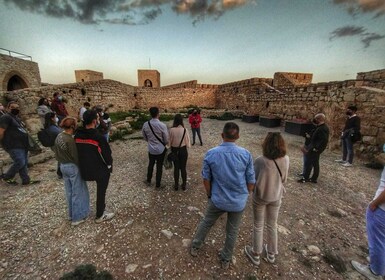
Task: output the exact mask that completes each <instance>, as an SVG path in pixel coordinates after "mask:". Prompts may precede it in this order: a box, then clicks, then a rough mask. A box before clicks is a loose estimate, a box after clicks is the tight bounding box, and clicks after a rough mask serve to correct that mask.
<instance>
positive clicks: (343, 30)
mask: <svg viewBox="0 0 385 280" xmlns="http://www.w3.org/2000/svg"><path fill="white" fill-rule="evenodd" d="M363 33H365V28H364V27H362V26H351V25H348V26H344V27H340V28H337V29H336V30H334V31H333V32H331V33H330V40H332V39H334V38H340V37H346V36H358V35H361V34H363Z"/></svg>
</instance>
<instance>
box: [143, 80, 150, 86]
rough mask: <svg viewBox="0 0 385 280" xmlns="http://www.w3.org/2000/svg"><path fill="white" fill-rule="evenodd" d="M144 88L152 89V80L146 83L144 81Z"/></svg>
mask: <svg viewBox="0 0 385 280" xmlns="http://www.w3.org/2000/svg"><path fill="white" fill-rule="evenodd" d="M144 86H145V87H152V82H151V80H149V79H147V80H145V81H144Z"/></svg>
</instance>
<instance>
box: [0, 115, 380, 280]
mask: <svg viewBox="0 0 385 280" xmlns="http://www.w3.org/2000/svg"><path fill="white" fill-rule="evenodd" d="M236 122H237V123H239V125H240V128H241V138H240V139H239V141H238V144H239V145H240V146H243V147H245V148H247V149H248V150H249V151H251V153H252V154H253V156H254V157H256V156H258V155H260V154H261V142H262V139H263V138H264V136H265V135H266V132H267V131H277V130H282V128H276V129H268V128H264V127H260V126H259V125H258V124H256V123H251V124H250V123H243V122H241V121H240V120H237V121H236ZM223 125H224V122H222V121H217V120H209V119H204V122H203V126H202V133H203V139H204V145H203V146H202V147H201V146H199V145H198V146H197V145H195V146H193V147H192V148H191V149H190V150H189V160H188V188H187V191H185V192H183V191H178V192H175V191H174V190H173V189H172V185H173V177H172V171H169V170H168V171H165V172H164V176H163V181H162V183H163V184H164V186H165V188H164V189H162V190H159V191H158V190H155V188H154V185H153V186H151V187H147V186H145V184H144V183H143V180H144V178H145V173H146V171H145V170H146V167H147V152H146V144H145V142H144V141H143V140H142V139H141V136H140V133H135V134H131V135H129V137H128V138H129V139H126V140H124V141H117V142H114V143H111V147H112V150H113V157H114V173H113V175H112V177H111V181H110V185H109V188H108V191H107V208H108V209H109V210H111V211H114V212H115V213H116V217H115V218H114V219H113V220H111V221H109V222H106V223H103V224H95V223H94V221H93V218H89V220H87V222H86V223H84V224H81V225H79V226H77V227H71V225H70V222H69V221H67V220H66V217H67V215H66V203H65V200H64V189H63V181H62V180H58V179H57V178H56V172H55V167H56V162H55V160H54V159H50V160H48V161H46V162H43V163H39V164H35V165H34V166H32V167H31V168H30V173H31V175H32V177H34V178H39V179H41V180H42V182H41V183H40V184H38V185H34V186H29V187H21V186H16V187H11V186H6V185H4V183H3V182H2V183H1V185H0V195H1V202H0V215H1V226H0V230H1V232H0V233H1V234H0V244H1V250H0V278H1V279H58V278H59V277H60V276H61V275H63V273H65V272H69V271H71V270H73V269H74V268H75V267H76V266H77V265H79V264H86V263H92V264H94V265H95V266H96V267H97V269H98V270H108V271H109V272H110V273H111V274H112V275H113V276H114V278H115V279H333V280H335V279H362V278H360V276H359V275H358V273H356V272H354V271H353V270H352V268H351V266H350V264H349V261H350V260H351V259H356V260H358V261H362V262H365V259H366V256H367V241H366V233H365V207H366V204H367V203H368V202H369V201H370V200H371V198H372V197H373V195H374V193H375V190H376V188H377V184H378V180H379V177H380V171H379V170H372V169H367V168H366V167H364V166H363V165H362V162H359V161H357V162H356V163H355V166H354V167H353V168H344V167H342V166H341V165H339V164H337V163H335V162H334V160H335V159H337V158H339V154H338V153H333V152H330V151H326V152H325V153H324V154H323V155H322V157H321V176H320V178H319V181H318V184H312V183H306V184H300V183H297V182H296V179H297V177H296V176H295V174H296V173H298V172H299V171H301V168H302V167H301V166H302V155H301V153H300V151H299V147H300V146H301V144H302V142H303V138H302V137H299V136H293V135H290V134H287V133H283V135H284V138H285V139H286V141H287V143H288V154H289V156H290V163H291V167H290V177H289V180H288V183H287V186H286V189H287V192H286V194H285V197H284V199H283V204H282V208H281V212H280V216H279V221H278V223H279V252H280V254H279V256H278V257H277V262H276V264H275V265H271V264H267V263H266V262H263V261H262V263H261V265H260V267H259V268H257V267H255V266H253V265H252V264H251V263H250V262H249V260H248V259H247V258H246V257H245V255H244V253H243V248H244V246H245V245H247V244H250V243H251V232H252V212H251V204H250V201H249V203H248V205H247V208H246V211H245V214H244V217H243V221H242V225H241V229H240V234H239V238H238V242H237V244H236V248H235V251H234V259H233V263H232V265H231V266H230V269H229V270H226V271H225V270H222V269H221V268H220V264H219V261H218V259H217V251H218V250H219V249H220V248H221V246H222V244H223V241H224V233H225V229H224V227H225V217H222V218H220V219H219V220H218V222H217V224H216V225H215V226H214V227H213V228H212V230H211V232H210V234H209V235H208V238H207V240H206V244H205V246H204V247H202V249H201V251H200V252H199V256H198V257H197V258H193V257H191V256H190V254H189V252H188V246H189V242H190V241H191V238H192V236H193V234H194V232H195V229H196V226H197V224H198V222H199V220H200V219H201V216H202V215H203V214H202V213H204V210H205V206H206V202H207V199H206V195H205V193H204V191H203V187H202V184H201V178H200V169H201V163H202V159H203V156H204V154H205V152H206V151H207V150H208V149H209V148H211V147H214V146H216V145H218V144H219V143H220V142H221V138H220V132H221V129H222V128H223ZM46 154H49V152H47V153H46ZM38 161H40V160H38ZM89 189H90V193H91V203H92V204H91V206H92V213H91V215H92V216H94V214H95V184H94V183H90V184H89Z"/></svg>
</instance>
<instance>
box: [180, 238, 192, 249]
mask: <svg viewBox="0 0 385 280" xmlns="http://www.w3.org/2000/svg"><path fill="white" fill-rule="evenodd" d="M182 244H183V247H190V244H191V239H183V240H182Z"/></svg>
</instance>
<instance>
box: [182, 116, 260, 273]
mask: <svg viewBox="0 0 385 280" xmlns="http://www.w3.org/2000/svg"><path fill="white" fill-rule="evenodd" d="M238 138H239V127H238V125H237V124H236V123H233V122H228V123H226V124H225V127H224V128H223V133H222V139H223V143H222V144H221V145H219V146H218V147H215V148H213V149H211V150H209V151H208V152H207V154H206V156H205V158H204V160H203V168H202V177H203V185H204V187H205V190H206V193H207V197H208V199H209V201H208V205H207V209H206V215H205V217H204V218H203V219H202V221H201V222H200V224H199V226H198V229H197V231H196V233H195V236H194V239H193V241H192V246H191V250H190V253H191V255H192V256H194V257H196V256H197V255H198V251H199V249H200V248H201V246H202V245H203V242H204V240H205V238H206V235H207V234H208V233H209V231H210V229H211V227H212V226H213V225H214V223H215V222H216V220H217V219H218V218H219V217H220V216H221V215H222V214H223V213H227V224H226V240H225V244H224V247H223V249H222V250H221V252H220V254H219V257H220V259H221V266H222V268H224V269H227V268H228V267H229V265H230V261H231V259H232V256H233V250H234V246H235V242H236V240H237V237H238V231H239V226H240V223H241V219H242V214H243V210H244V209H245V206H246V202H247V198H248V194H249V193H251V192H252V191H253V189H254V185H255V172H254V165H253V157H252V156H251V154H250V152H249V151H248V150H246V149H244V148H241V147H239V146H237V145H236V144H235V141H236V140H237V139H238Z"/></svg>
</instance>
